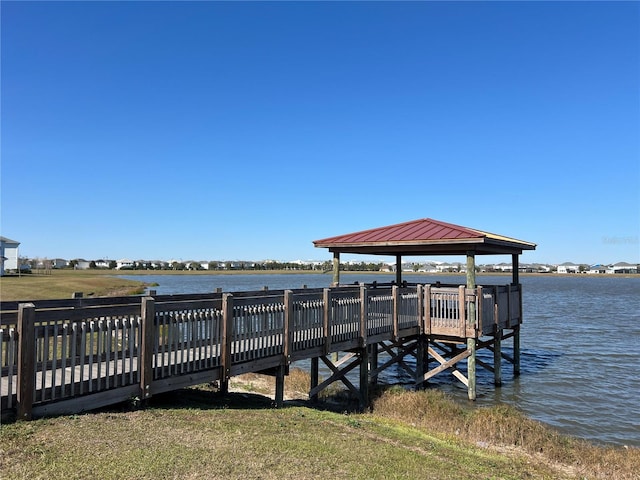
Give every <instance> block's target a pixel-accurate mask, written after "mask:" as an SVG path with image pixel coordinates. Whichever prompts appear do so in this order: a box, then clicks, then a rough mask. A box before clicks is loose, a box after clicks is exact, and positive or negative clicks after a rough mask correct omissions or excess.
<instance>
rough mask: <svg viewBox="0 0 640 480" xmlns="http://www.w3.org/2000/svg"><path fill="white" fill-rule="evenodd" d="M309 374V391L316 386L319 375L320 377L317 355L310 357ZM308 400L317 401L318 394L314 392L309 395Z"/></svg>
mask: <svg viewBox="0 0 640 480" xmlns="http://www.w3.org/2000/svg"><path fill="white" fill-rule="evenodd" d="M309 373H310V376H311V385H310V391H313V389H314V388H316V387H317V386H318V384H319V383H320V381H319V377H320V369H319V368H318V357H314V358H312V359H311V371H310V372H309ZM310 400H311V401H312V402H317V401H318V394H317V393H316V394H314V395H312V396H311V398H310Z"/></svg>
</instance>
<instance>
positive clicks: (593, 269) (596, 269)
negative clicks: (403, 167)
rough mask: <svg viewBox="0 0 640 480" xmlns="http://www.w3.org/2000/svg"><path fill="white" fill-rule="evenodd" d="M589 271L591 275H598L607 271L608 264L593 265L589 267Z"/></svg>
mask: <svg viewBox="0 0 640 480" xmlns="http://www.w3.org/2000/svg"><path fill="white" fill-rule="evenodd" d="M587 273H588V274H589V275H597V274H601V273H607V266H606V265H600V264H596V265H591V266H590V267H589V270H587Z"/></svg>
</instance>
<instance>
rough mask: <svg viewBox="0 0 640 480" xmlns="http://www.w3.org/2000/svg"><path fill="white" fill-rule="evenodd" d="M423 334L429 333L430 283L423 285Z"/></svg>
mask: <svg viewBox="0 0 640 480" xmlns="http://www.w3.org/2000/svg"><path fill="white" fill-rule="evenodd" d="M424 334H425V335H431V285H425V286H424Z"/></svg>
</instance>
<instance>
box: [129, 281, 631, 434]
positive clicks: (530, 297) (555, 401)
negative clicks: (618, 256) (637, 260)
mask: <svg viewBox="0 0 640 480" xmlns="http://www.w3.org/2000/svg"><path fill="white" fill-rule="evenodd" d="M126 278H131V279H135V280H140V281H144V282H157V283H158V284H159V286H157V287H153V288H154V289H155V290H156V291H157V293H158V294H178V293H204V292H211V291H214V290H215V289H216V288H218V287H220V288H222V289H223V291H243V290H260V289H261V288H262V287H263V286H268V287H269V289H270V290H277V289H284V288H300V287H301V286H303V285H306V286H307V287H309V288H316V287H327V286H329V284H330V283H331V275H318V274H299V275H223V274H222V275H144V276H142V275H141V276H135V275H127V276H126ZM394 278H395V277H394V275H378V274H375V275H373V274H342V275H341V281H342V282H344V283H351V282H355V281H365V282H372V281H374V280H376V281H378V282H388V281H392V280H394ZM407 278H408V280H409V281H410V282H419V283H435V282H436V281H438V280H440V281H442V282H443V283H460V284H464V282H465V279H464V277H462V276H459V277H457V276H446V277H443V276H438V277H436V276H422V275H411V276H409V277H407ZM510 281H511V277H509V276H504V277H499V276H488V277H482V276H479V277H478V283H479V284H483V285H489V284H507V283H509V282H510ZM521 283H522V285H523V294H522V297H523V298H522V299H523V312H524V323H523V325H522V327H521V337H520V345H521V375H520V376H519V377H514V376H513V372H512V368H511V365H509V364H506V363H504V362H503V372H502V380H503V385H502V387H500V388H496V387H494V386H493V383H492V382H493V374H492V373H490V372H488V371H486V370H484V369H483V368H480V367H479V368H478V372H477V373H478V386H477V393H478V397H477V401H476V404H477V405H480V406H482V405H493V404H499V403H507V404H512V405H515V406H517V407H518V408H519V409H520V410H521V411H523V412H524V413H525V414H527V415H528V416H530V417H531V418H534V419H536V420H540V421H542V422H544V423H547V424H549V425H552V426H554V427H556V428H557V429H558V430H560V431H562V432H563V433H566V434H569V435H574V436H577V437H582V438H585V439H587V440H590V441H592V442H594V443H599V444H607V445H632V446H640V374H639V371H640V277H634V278H620V277H609V276H606V275H603V276H598V277H592V276H586V275H576V276H574V277H564V276H563V277H555V276H522V277H521ZM511 345H512V343H511V341H510V340H507V341H505V342H504V343H503V351H504V352H505V353H507V354H511V353H512V351H511ZM482 356H486V359H487V361H488V362H489V363H491V362H492V358H493V357H492V354H491V352H490V351H488V350H482V351H480V352H479V357H480V358H482ZM381 380H382V381H385V380H386V381H388V382H410V381H411V379H410V378H409V377H408V376H407V374H406V372H405V371H404V370H402V369H401V368H396V367H392V368H390V369H388V370H387V371H386V372H385V376H383V377H382V378H381ZM431 383H432V384H435V385H437V386H438V388H442V389H443V390H445V391H447V392H448V393H450V394H451V395H453V396H454V397H457V398H459V399H461V400H462V399H466V395H467V393H466V387H464V386H463V385H462V384H460V383H459V382H458V381H456V380H454V379H453V377H452V376H451V375H448V374H446V373H443V374H440V375H437V376H436V377H435V378H434V379H432V381H431Z"/></svg>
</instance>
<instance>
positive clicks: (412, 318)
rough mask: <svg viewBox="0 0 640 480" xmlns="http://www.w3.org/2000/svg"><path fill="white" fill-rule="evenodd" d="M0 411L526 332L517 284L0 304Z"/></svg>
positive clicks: (58, 406) (48, 407)
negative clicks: (386, 346)
mask: <svg viewBox="0 0 640 480" xmlns="http://www.w3.org/2000/svg"><path fill="white" fill-rule="evenodd" d="M0 314H1V317H0V368H1V376H0V393H1V397H0V402H1V404H0V408H2V409H3V410H4V409H13V408H16V410H17V412H18V416H19V417H26V418H29V417H30V416H31V415H32V414H33V413H34V412H35V413H37V414H47V413H51V414H53V413H59V412H66V411H79V410H85V409H90V408H97V407H99V406H103V405H107V404H112V403H116V402H119V401H123V400H127V399H130V398H135V399H144V398H147V397H149V396H151V395H153V394H156V393H159V392H163V391H167V390H172V389H176V388H181V387H183V386H188V385H193V384H196V383H202V382H205V381H214V380H226V379H228V378H229V377H231V376H233V375H237V374H240V373H244V372H249V371H261V370H265V369H268V368H272V367H275V366H279V365H286V364H289V363H290V362H292V361H296V360H301V359H308V358H314V357H318V356H321V355H326V354H328V353H330V352H335V351H346V350H350V349H354V348H361V347H364V346H365V345H367V344H371V343H378V342H381V341H387V340H399V339H403V338H412V337H414V336H416V335H419V334H427V335H430V336H433V337H454V338H460V339H463V338H477V337H481V336H486V335H492V334H494V333H495V332H496V331H498V330H500V329H504V328H513V327H515V326H516V325H518V324H519V323H520V322H521V321H522V315H521V289H520V286H519V285H507V286H492V287H478V288H475V289H469V288H466V287H464V286H432V285H407V286H402V287H398V286H384V285H375V286H365V285H359V286H348V287H334V288H327V289H300V290H286V291H283V290H280V291H259V292H234V293H232V294H231V293H213V294H199V295H164V296H155V297H137V296H136V297H121V298H114V299H105V298H99V299H73V300H55V301H40V302H29V303H18V302H2V304H0Z"/></svg>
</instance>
